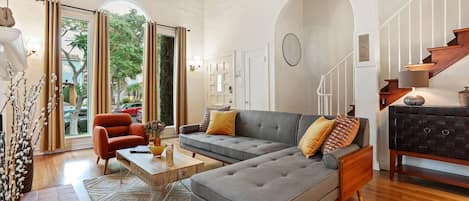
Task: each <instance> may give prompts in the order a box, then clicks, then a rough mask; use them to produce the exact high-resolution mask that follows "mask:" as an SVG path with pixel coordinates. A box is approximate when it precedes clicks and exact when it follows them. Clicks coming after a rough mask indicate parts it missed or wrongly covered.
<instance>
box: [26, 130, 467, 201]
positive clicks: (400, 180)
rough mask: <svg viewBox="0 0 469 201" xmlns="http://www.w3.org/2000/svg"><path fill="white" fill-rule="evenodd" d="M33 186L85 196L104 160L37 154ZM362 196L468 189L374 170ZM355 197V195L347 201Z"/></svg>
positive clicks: (443, 200)
mask: <svg viewBox="0 0 469 201" xmlns="http://www.w3.org/2000/svg"><path fill="white" fill-rule="evenodd" d="M163 143H172V144H175V145H176V148H177V149H178V150H180V151H181V152H183V153H185V154H187V155H190V154H191V153H190V152H188V151H185V150H182V149H180V148H179V147H178V146H177V145H178V140H177V139H169V140H163ZM197 158H198V159H200V160H202V161H204V162H205V168H206V169H213V168H216V167H220V166H222V163H220V162H218V161H216V160H212V159H209V158H206V157H203V156H199V155H198V156H197ZM34 166H35V168H34V183H33V190H39V189H44V188H50V187H57V186H62V185H67V184H71V185H73V187H74V189H75V192H77V194H78V195H77V196H78V198H79V199H80V200H89V198H88V195H87V193H86V190H85V189H84V187H83V180H84V179H90V178H94V177H97V176H101V175H102V172H103V169H104V161H101V162H100V164H98V165H96V156H95V154H94V152H93V150H90V149H87V150H80V151H73V152H66V153H61V154H54V155H47V156H37V157H35V161H34ZM119 169H120V165H119V163H118V162H117V161H116V160H115V159H113V160H111V161H110V164H109V170H110V171H111V172H119ZM363 195H364V198H365V200H367V201H368V200H379V201H427V200H428V201H466V200H467V201H469V190H468V189H464V188H458V187H453V186H449V185H444V184H439V183H434V182H429V181H424V180H420V179H416V178H409V177H405V176H402V177H400V176H398V177H396V179H395V180H394V181H391V180H389V179H388V175H387V172H385V171H381V172H375V174H374V176H373V179H372V181H371V182H370V183H369V184H368V185H367V186H365V187H364V188H363ZM354 200H358V199H356V198H355V197H354V198H351V199H350V200H349V201H354Z"/></svg>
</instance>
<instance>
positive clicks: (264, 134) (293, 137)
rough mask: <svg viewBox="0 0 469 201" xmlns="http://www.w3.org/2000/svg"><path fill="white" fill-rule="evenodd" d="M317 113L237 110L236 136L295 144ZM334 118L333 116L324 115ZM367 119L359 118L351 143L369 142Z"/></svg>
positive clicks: (365, 143)
mask: <svg viewBox="0 0 469 201" xmlns="http://www.w3.org/2000/svg"><path fill="white" fill-rule="evenodd" d="M319 117H320V116H319V115H301V114H293V113H285V112H271V111H247V110H239V111H238V115H237V116H236V130H235V132H236V136H245V137H252V138H257V139H264V140H272V141H275V142H282V143H285V144H290V145H297V144H298V143H299V141H300V140H301V137H303V135H304V133H305V132H306V130H307V129H308V127H309V126H310V125H311V124H312V123H313V122H314V121H315V120H316V119H317V118H319ZM326 118H328V119H334V118H335V117H334V116H328V117H326ZM368 126H369V125H368V119H364V118H360V128H359V130H358V134H357V137H355V140H354V141H353V143H355V144H358V145H359V146H361V147H364V146H367V145H368V143H369V135H370V134H369V127H368Z"/></svg>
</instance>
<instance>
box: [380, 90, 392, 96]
mask: <svg viewBox="0 0 469 201" xmlns="http://www.w3.org/2000/svg"><path fill="white" fill-rule="evenodd" d="M391 94H392V92H389V91H382V92H379V95H391Z"/></svg>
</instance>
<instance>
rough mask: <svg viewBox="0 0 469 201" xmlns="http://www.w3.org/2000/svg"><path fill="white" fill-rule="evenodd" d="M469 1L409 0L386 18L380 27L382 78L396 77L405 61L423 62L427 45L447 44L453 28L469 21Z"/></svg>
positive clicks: (460, 26) (410, 62)
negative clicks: (465, 14) (466, 14)
mask: <svg viewBox="0 0 469 201" xmlns="http://www.w3.org/2000/svg"><path fill="white" fill-rule="evenodd" d="M465 1H466V0H464V4H463V3H462V2H463V0H408V2H407V3H405V4H404V5H403V6H402V7H401V8H400V9H398V10H397V11H396V12H395V13H394V14H393V15H391V16H390V17H389V18H388V19H387V20H385V21H384V23H383V24H382V25H381V26H380V33H381V40H382V41H381V44H382V46H381V60H382V63H381V66H382V68H381V77H382V78H385V79H392V78H396V77H395V76H396V75H398V73H399V72H400V71H401V70H402V69H404V68H403V67H404V65H406V64H404V63H407V64H420V63H422V60H423V59H424V58H425V57H426V56H428V55H429V53H428V52H427V51H426V48H430V47H437V46H446V44H447V43H448V42H450V40H449V39H451V38H450V37H452V35H453V29H460V28H462V27H463V26H464V25H465V24H468V23H469V22H467V19H465V21H463V14H462V11H463V9H469V4H468V3H466V2H465ZM463 6H465V7H464V8H463ZM466 26H467V25H466ZM415 40H417V41H415ZM386 68H387V69H386Z"/></svg>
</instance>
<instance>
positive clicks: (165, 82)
mask: <svg viewBox="0 0 469 201" xmlns="http://www.w3.org/2000/svg"><path fill="white" fill-rule="evenodd" d="M158 73H159V75H158V86H159V87H158V112H159V114H158V118H159V120H160V121H162V122H164V123H165V124H166V125H168V126H171V125H174V74H175V72H174V35H171V34H164V33H159V34H158Z"/></svg>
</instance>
